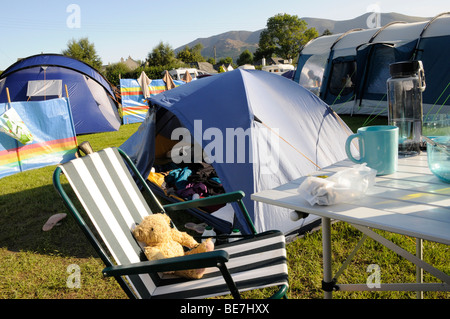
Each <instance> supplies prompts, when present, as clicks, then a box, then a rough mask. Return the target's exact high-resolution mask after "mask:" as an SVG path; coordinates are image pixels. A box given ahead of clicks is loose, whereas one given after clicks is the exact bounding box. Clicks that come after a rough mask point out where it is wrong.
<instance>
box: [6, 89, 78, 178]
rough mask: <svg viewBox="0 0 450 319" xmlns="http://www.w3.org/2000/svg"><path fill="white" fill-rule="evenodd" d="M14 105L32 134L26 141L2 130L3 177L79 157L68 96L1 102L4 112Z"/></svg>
mask: <svg viewBox="0 0 450 319" xmlns="http://www.w3.org/2000/svg"><path fill="white" fill-rule="evenodd" d="M10 108H13V109H14V110H15V111H16V112H17V114H18V115H19V116H20V118H21V119H22V121H23V123H25V124H26V126H27V128H28V129H29V131H30V132H31V134H32V137H33V139H32V142H30V143H27V144H22V143H21V142H19V141H18V140H16V139H14V138H13V137H11V136H9V135H7V134H5V133H4V132H0V178H2V177H5V176H8V175H12V174H15V173H19V172H22V171H26V170H31V169H36V168H41V167H44V166H48V165H55V164H59V163H64V162H67V161H69V160H71V159H74V158H75V153H76V151H77V138H76V133H75V128H74V124H73V119H72V113H71V110H70V104H69V101H68V99H67V98H60V99H52V100H48V101H31V102H12V103H0V115H1V114H3V113H4V112H6V111H7V110H8V109H10Z"/></svg>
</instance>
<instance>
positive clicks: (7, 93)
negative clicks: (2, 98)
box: [6, 88, 11, 104]
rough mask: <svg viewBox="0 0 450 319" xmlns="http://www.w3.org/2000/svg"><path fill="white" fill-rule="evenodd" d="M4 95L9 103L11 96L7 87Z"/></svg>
mask: <svg viewBox="0 0 450 319" xmlns="http://www.w3.org/2000/svg"><path fill="white" fill-rule="evenodd" d="M6 96H7V97H8V103H10V104H11V96H10V95H9V89H8V88H6Z"/></svg>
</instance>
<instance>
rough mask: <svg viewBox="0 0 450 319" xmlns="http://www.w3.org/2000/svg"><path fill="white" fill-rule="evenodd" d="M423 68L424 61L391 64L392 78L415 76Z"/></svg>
mask: <svg viewBox="0 0 450 319" xmlns="http://www.w3.org/2000/svg"><path fill="white" fill-rule="evenodd" d="M421 68H422V61H417V60H414V61H402V62H396V63H392V64H389V73H390V74H391V76H407V75H414V74H416V73H417V72H419V70H420V69H421Z"/></svg>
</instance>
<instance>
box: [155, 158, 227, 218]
mask: <svg viewBox="0 0 450 319" xmlns="http://www.w3.org/2000/svg"><path fill="white" fill-rule="evenodd" d="M148 179H149V180H150V181H151V182H153V183H155V184H157V185H158V186H159V187H160V188H161V189H163V190H164V191H165V193H166V194H167V195H175V196H177V197H179V198H181V199H183V200H191V199H196V198H203V197H208V196H213V195H218V194H223V193H225V189H224V188H223V186H222V183H221V181H220V179H219V177H218V176H217V173H216V171H215V169H214V168H213V167H212V165H211V164H208V163H205V162H200V163H181V164H175V163H173V162H171V163H169V164H165V165H155V166H154V170H152V172H151V173H150V175H149V177H148ZM223 206H224V205H217V206H210V207H203V210H205V211H207V212H209V213H211V212H214V211H216V210H217V209H219V208H221V207H223Z"/></svg>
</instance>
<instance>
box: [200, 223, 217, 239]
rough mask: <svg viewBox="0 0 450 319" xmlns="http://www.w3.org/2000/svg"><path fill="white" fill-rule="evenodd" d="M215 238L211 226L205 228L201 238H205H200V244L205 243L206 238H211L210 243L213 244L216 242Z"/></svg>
mask: <svg viewBox="0 0 450 319" xmlns="http://www.w3.org/2000/svg"><path fill="white" fill-rule="evenodd" d="M215 236H216V232H215V231H214V229H213V228H212V227H211V226H206V227H205V230H204V232H203V234H202V237H205V238H202V242H204V241H206V240H207V239H208V238H210V237H211V240H212V242H213V243H215V242H216V238H215Z"/></svg>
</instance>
